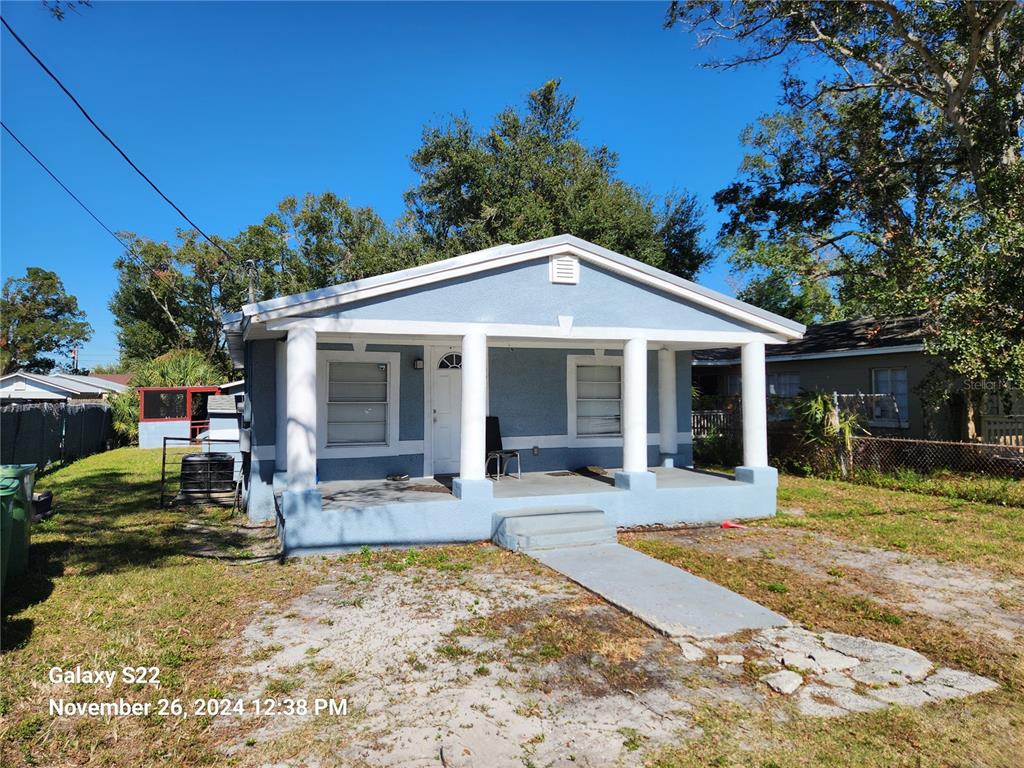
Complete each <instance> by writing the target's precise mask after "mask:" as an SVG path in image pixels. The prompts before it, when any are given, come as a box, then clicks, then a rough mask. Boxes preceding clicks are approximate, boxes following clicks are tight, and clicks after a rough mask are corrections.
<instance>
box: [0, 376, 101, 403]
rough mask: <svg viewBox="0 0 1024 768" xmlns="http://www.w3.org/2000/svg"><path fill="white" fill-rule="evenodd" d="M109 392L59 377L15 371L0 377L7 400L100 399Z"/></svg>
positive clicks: (1, 390) (0, 390)
mask: <svg viewBox="0 0 1024 768" xmlns="http://www.w3.org/2000/svg"><path fill="white" fill-rule="evenodd" d="M108 391H109V390H106V389H99V388H97V387H94V386H91V385H90V384H87V383H84V382H81V381H75V380H74V378H65V377H63V376H59V375H52V376H51V375H45V374H41V373H27V372H25V371H15V372H14V373H9V374H7V375H6V376H3V377H0V397H3V398H6V399H12V400H17V399H21V400H24V399H38V400H63V399H65V398H69V397H70V398H75V397H84V398H99V397H102V396H103V395H104V394H106V393H107V392H108Z"/></svg>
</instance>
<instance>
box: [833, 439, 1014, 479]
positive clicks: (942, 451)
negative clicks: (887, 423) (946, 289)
mask: <svg viewBox="0 0 1024 768" xmlns="http://www.w3.org/2000/svg"><path fill="white" fill-rule="evenodd" d="M852 465H853V466H852V469H853V473H854V474H856V473H857V472H859V471H864V470H871V471H874V472H883V473H887V472H893V471H895V470H898V469H911V470H914V471H915V472H921V473H925V474H927V473H929V472H934V471H935V470H940V469H945V470H949V471H952V472H961V473H966V474H981V475H994V476H998V477H1015V478H1024V447H1022V446H1014V445H999V444H995V443H957V442H951V441H944V440H908V439H905V438H898V437H855V438H854V439H853V462H852Z"/></svg>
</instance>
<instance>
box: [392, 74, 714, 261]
mask: <svg viewBox="0 0 1024 768" xmlns="http://www.w3.org/2000/svg"><path fill="white" fill-rule="evenodd" d="M575 105H576V100H575V98H573V97H571V96H567V95H565V94H564V93H562V92H561V90H560V86H559V82H558V81H556V80H552V81H549V82H547V83H545V84H544V85H543V86H541V87H540V88H539V89H537V90H536V91H533V92H532V93H530V94H529V97H528V98H527V101H526V107H525V109H524V110H522V111H520V110H518V109H516V108H514V107H508V108H506V109H504V110H503V111H502V112H501V113H500V114H498V115H497V117H496V118H495V120H494V123H493V124H492V125H491V126H490V127H489V128H488V129H486V130H484V131H477V130H476V129H475V128H474V127H473V125H472V124H471V123H470V121H469V119H468V118H466V117H454V118H452V120H451V122H450V123H449V124H448V125H447V126H444V127H428V128H427V129H425V130H424V132H423V140H422V145H421V147H420V148H419V149H418V150H417V151H416V152H415V153H413V155H412V167H413V169H414V170H415V171H416V172H417V173H418V174H419V176H420V181H419V183H418V184H417V185H416V186H415V187H413V188H412V189H411V190H409V191H408V192H407V193H406V195H405V200H406V204H407V207H408V215H409V220H410V222H411V226H412V230H413V232H414V233H415V234H416V235H418V236H419V237H420V238H421V241H422V243H423V246H424V248H425V250H426V253H427V259H428V260H433V259H438V258H447V257H449V256H455V255H458V254H460V253H466V252H468V251H475V250H479V249H482V248H487V247H490V246H492V245H498V244H501V243H517V242H523V241H526V240H534V239H538V238H542V237H549V236H552V235H557V234H561V233H563V232H568V233H571V234H574V235H576V236H578V237H581V238H583V239H585V240H590V241H591V242H594V243H597V244H598V245H603V246H605V247H606V248H610V249H611V250H614V251H618V252H620V253H624V254H627V255H629V256H632V257H633V258H636V259H639V260H640V261H644V262H646V263H648V264H651V265H653V266H656V267H660V268H663V269H667V270H668V271H671V272H674V273H676V274H679V275H681V276H684V277H693V275H694V274H695V273H696V272H697V271H698V270H699V269H700V268H701V267H702V266H704V264H706V263H707V262H708V261H709V260H710V259H711V257H712V254H711V253H710V252H709V251H708V250H707V249H706V248H705V247H703V246H702V244H701V242H700V234H701V232H702V231H703V224H702V222H701V216H702V211H701V210H700V207H699V206H698V205H697V202H696V200H695V199H694V198H693V197H692V196H690V195H686V194H682V195H679V196H677V197H675V198H672V199H670V200H669V201H668V202H667V204H666V206H665V209H664V211H659V210H658V208H657V206H656V204H655V201H654V200H653V199H651V198H650V197H648V196H647V195H645V194H643V193H642V192H640V191H639V190H638V189H637V188H636V187H633V186H631V185H629V184H627V183H626V182H625V181H623V180H621V179H619V178H617V177H616V168H617V165H618V156H617V155H616V154H615V153H614V152H613V151H612V150H611V149H609V148H608V147H607V146H598V147H590V148H588V147H585V146H584V145H583V144H582V143H581V142H580V140H579V136H578V133H579V121H578V120H577V119H576V117H575Z"/></svg>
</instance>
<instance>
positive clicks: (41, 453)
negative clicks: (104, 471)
mask: <svg viewBox="0 0 1024 768" xmlns="http://www.w3.org/2000/svg"><path fill="white" fill-rule="evenodd" d="M112 437H113V430H112V425H111V417H110V407H109V406H108V405H107V404H106V403H25V404H19V405H5V406H2V407H0V464H35V465H37V466H38V467H39V468H40V470H42V469H44V468H45V467H46V466H47V465H48V464H53V463H56V462H59V461H60V462H63V461H71V460H72V459H78V458H81V457H83V456H88V455H90V454H93V453H97V452H99V451H102V450H104V449H105V448H106V447H107V442H108V441H109V440H110V439H111V438H112Z"/></svg>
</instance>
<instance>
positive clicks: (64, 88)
mask: <svg viewBox="0 0 1024 768" xmlns="http://www.w3.org/2000/svg"><path fill="white" fill-rule="evenodd" d="M0 22H3V25H4V27H5V28H6V29H7V31H8V32H10V33H11V35H12V36H13V37H14V39H15V40H17V41H18V44H19V45H21V47H22V48H24V49H25V51H26V52H27V53H28V55H29V56H31V57H32V58H33V59H35V62H36V64H38V65H39V66H40V67H42V68H43V71H44V72H45V73H46V74H48V75H49V76H50V78H51V79H52V80H53V82H55V83H56V84H57V85H58V86H59V87H60V89H61V90H62V91H64V93H65V95H66V96H67V97H68V98H69V99H71V101H72V102H73V103H74V105H75V106H76V107H78V111H79V112H81V113H82V114H83V115H84V116H85V119H86V120H88V121H89V123H90V124H91V125H92V127H93V128H95V129H96V130H97V131H99V134H100V136H102V137H103V138H104V139H106V140H107V142H108V143H109V144H110V146H112V147H113V148H114V149H116V150H117V153H118V154H119V155H121V157H123V158H124V160H125V162H126V163H128V165H130V166H131V167H132V168H133V169H134V170H135V172H136V173H137V174H139V176H141V177H142V178H143V179H145V180H146V183H147V184H149V186H151V187H152V188H153V189H154V191H155V192H156V193H157V194H158V195H160V197H162V198H163V199H164V200H165V201H166V202H167V204H168V205H170V206H171V208H173V209H174V210H176V211H177V212H178V213H179V214H180V215H181V218H183V219H184V220H185V221H187V222H188V223H189V225H190V226H191V227H192V228H193V229H194V230H195V231H196V232H198V233H199V234H200V235H202V236H203V237H204V238H205V239H206V241H207V242H208V243H209V244H210V245H212V246H213V247H214V248H216V249H217V250H218V251H220V252H221V253H223V254H224V255H225V256H227V257H228V258H231V254H229V253H228V252H227V251H225V250H224V249H223V248H222V247H221V246H220V245H218V244H217V243H215V242H214V241H213V239H212V238H211V237H210V236H209V235H207V234H206V233H205V232H204V231H203V230H202V229H200V228H199V225H198V224H196V223H195V222H194V221H192V219H190V218H189V217H188V216H186V215H185V212H184V211H183V210H181V208H179V207H178V206H177V205H175V204H174V201H173V200H171V198H169V197H168V196H167V195H165V194H164V193H163V192H162V191H161V189H160V187H158V186H157V185H156V184H154V183H153V181H152V179H150V178H149V176H147V175H146V174H145V173H143V172H142V169H141V168H139V166H137V165H136V164H135V163H133V162H132V160H131V158H130V157H128V155H126V154H125V153H124V150H123V149H121V148H120V147H119V146H117V143H116V142H115V141H114V140H113V139H112V138H110V136H108V135H107V132H106V131H104V130H103V129H102V128H100V126H99V124H98V123H97V122H96V121H95V120H93V119H92V116H91V115H90V114H89V113H88V112H86V110H85V107H83V106H82V105H81V103H80V102H79V101H78V99H76V98H75V96H74V94H73V93H71V91H69V90H68V89H67V86H65V85H64V83H62V82H61V81H60V78H59V77H57V76H56V75H55V74H53V72H52V71H50V68H49V67H48V66H46V64H44V63H43V60H42V59H40V58H39V57H38V56H36V55H35V53H34V52H33V51H32V49H31V48H29V47H28V45H27V44H26V43H25V41H24V40H22V39H21V38H20V37H19V36H18V33H17V32H15V31H14V30H13V29H11V25H10V24H8V23H7V19H5V18H3V17H2V16H0ZM8 133H10V131H8ZM11 135H12V136H13V135H14V134H11ZM18 143H19V144H21V142H20V141H19V142H18ZM22 146H24V144H22ZM26 151H27V150H26ZM29 154H31V153H29ZM44 167H45V166H44ZM51 175H53V174H51ZM54 178H56V177H54ZM61 186H64V185H63V184H61ZM65 189H66V187H65ZM76 199H77V198H76ZM83 207H84V206H83ZM86 210H88V209H86ZM93 218H95V217H93ZM97 221H99V219H97ZM104 229H105V227H104ZM115 237H116V235H115Z"/></svg>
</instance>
